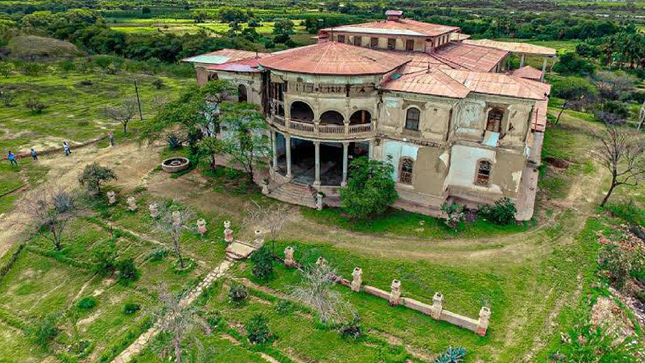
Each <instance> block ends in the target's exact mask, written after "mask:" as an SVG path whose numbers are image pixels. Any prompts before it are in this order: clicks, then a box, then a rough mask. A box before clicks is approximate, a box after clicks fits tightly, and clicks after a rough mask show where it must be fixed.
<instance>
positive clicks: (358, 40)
mask: <svg viewBox="0 0 645 363" xmlns="http://www.w3.org/2000/svg"><path fill="white" fill-rule="evenodd" d="M362 44H363V38H361V37H354V45H355V46H357V47H360V46H361V45H362Z"/></svg>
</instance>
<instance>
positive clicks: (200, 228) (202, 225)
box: [197, 219, 206, 237]
mask: <svg viewBox="0 0 645 363" xmlns="http://www.w3.org/2000/svg"><path fill="white" fill-rule="evenodd" d="M197 233H199V235H200V236H202V237H204V235H205V234H206V221H205V220H204V219H199V220H197Z"/></svg>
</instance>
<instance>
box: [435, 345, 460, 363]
mask: <svg viewBox="0 0 645 363" xmlns="http://www.w3.org/2000/svg"><path fill="white" fill-rule="evenodd" d="M465 358H466V349H464V348H462V347H450V348H448V350H446V351H445V352H444V353H442V354H441V355H440V356H438V357H437V359H435V363H460V362H463V361H464V359H465Z"/></svg>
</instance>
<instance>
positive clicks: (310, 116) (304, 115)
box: [290, 101, 314, 123]
mask: <svg viewBox="0 0 645 363" xmlns="http://www.w3.org/2000/svg"><path fill="white" fill-rule="evenodd" d="M290 110H291V114H290V115H291V119H292V120H294V121H300V122H309V123H312V122H313V121H314V111H313V110H312V109H311V107H309V105H308V104H306V103H304V102H302V101H295V102H293V103H292V104H291V109H290Z"/></svg>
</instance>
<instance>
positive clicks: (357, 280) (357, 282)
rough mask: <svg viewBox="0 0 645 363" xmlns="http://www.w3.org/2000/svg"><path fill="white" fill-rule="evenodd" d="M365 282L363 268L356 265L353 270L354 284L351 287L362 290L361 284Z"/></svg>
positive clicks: (354, 289) (355, 290) (353, 289)
mask: <svg viewBox="0 0 645 363" xmlns="http://www.w3.org/2000/svg"><path fill="white" fill-rule="evenodd" d="M362 284H363V269H361V268H360V267H356V268H355V269H354V271H353V272H352V284H351V286H350V288H351V289H352V291H354V292H359V291H361V285H362Z"/></svg>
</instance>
